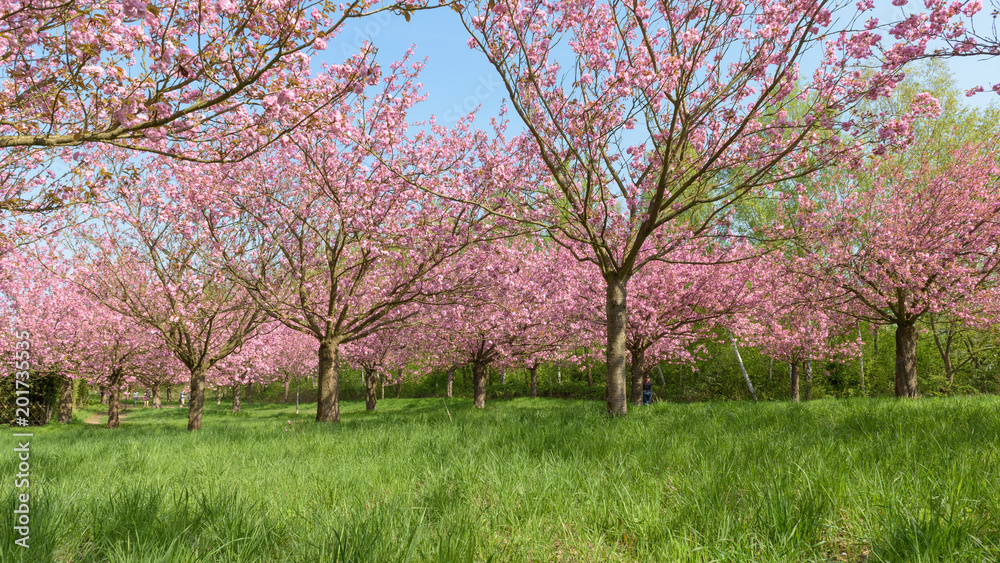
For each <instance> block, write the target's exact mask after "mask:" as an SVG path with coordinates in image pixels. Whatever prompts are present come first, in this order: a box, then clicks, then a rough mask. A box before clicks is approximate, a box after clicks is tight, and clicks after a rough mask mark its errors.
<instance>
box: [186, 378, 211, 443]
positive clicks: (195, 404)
mask: <svg viewBox="0 0 1000 563" xmlns="http://www.w3.org/2000/svg"><path fill="white" fill-rule="evenodd" d="M207 371H208V370H207V369H205V368H204V367H198V368H196V369H194V370H193V371H192V372H191V396H190V397H188V401H189V402H188V405H189V406H188V430H201V415H202V413H203V412H204V411H205V374H206V372H207Z"/></svg>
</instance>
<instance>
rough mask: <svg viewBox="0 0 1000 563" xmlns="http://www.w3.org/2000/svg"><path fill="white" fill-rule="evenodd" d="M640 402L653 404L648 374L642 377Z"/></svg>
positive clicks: (651, 385) (650, 380)
mask: <svg viewBox="0 0 1000 563" xmlns="http://www.w3.org/2000/svg"><path fill="white" fill-rule="evenodd" d="M642 404H643V405H651V404H653V380H652V379H650V378H649V374H647V375H646V376H645V377H643V378H642Z"/></svg>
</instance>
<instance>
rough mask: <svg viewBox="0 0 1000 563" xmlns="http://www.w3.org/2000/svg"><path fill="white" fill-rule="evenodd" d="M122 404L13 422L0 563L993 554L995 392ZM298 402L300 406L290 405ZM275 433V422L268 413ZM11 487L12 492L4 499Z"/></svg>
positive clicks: (998, 484)
mask: <svg viewBox="0 0 1000 563" xmlns="http://www.w3.org/2000/svg"><path fill="white" fill-rule="evenodd" d="M448 407H449V409H450V414H451V416H450V418H449V416H448V413H447V412H446V411H445V408H444V404H443V402H442V400H441V399H389V400H385V401H382V402H380V403H379V412H378V413H377V414H370V413H366V412H364V405H363V404H362V403H345V404H344V405H343V422H342V423H340V424H337V425H329V424H316V423H314V422H312V421H311V419H312V416H313V410H312V409H311V408H304V409H303V411H302V414H301V415H299V416H296V415H295V414H294V407H291V408H290V407H288V406H285V405H260V404H251V405H247V404H244V407H243V408H244V412H242V413H239V414H236V415H233V414H231V413H228V412H226V409H225V407H216V406H215V405H214V404H211V405H209V408H208V411H207V414H206V417H205V421H204V430H203V431H201V432H199V433H189V432H187V431H185V430H184V427H185V423H186V411H182V410H181V409H178V408H170V409H164V410H161V411H156V410H153V409H142V408H139V409H130V410H129V411H128V417H127V418H126V419H125V421H124V422H123V424H122V428H120V429H119V430H117V431H109V430H107V429H105V428H103V427H96V426H89V425H86V424H84V423H83V422H82V421H83V420H84V419H85V418H86V417H87V416H88V415H89V414H92V412H93V411H84V412H81V413H78V414H77V420H76V421H75V422H74V423H72V424H70V425H63V426H59V425H54V424H53V425H49V426H48V427H44V428H36V429H35V430H34V432H35V436H34V438H33V439H32V442H31V448H32V449H31V471H32V484H31V488H30V491H31V518H32V520H31V540H30V542H31V548H30V549H29V550H24V549H22V548H19V547H16V546H14V545H13V538H14V534H13V530H12V524H11V518H12V511H13V507H14V492H15V490H14V488H13V479H11V478H9V476H12V475H13V474H14V473H15V472H16V471H15V464H14V462H15V458H14V454H13V441H14V439H13V438H12V437H9V434H10V433H12V432H13V430H10V431H9V432H8V438H6V440H7V441H6V443H7V444H10V446H8V447H6V448H5V450H4V451H5V452H6V453H4V454H2V455H0V474H2V475H3V476H4V477H3V479H2V481H0V499H5V502H4V503H3V507H0V510H2V513H0V542H2V543H0V560H2V561H4V562H14V561H113V562H125V561H137V562H138V561H164V562H174V561H232V562H246V561H268V562H270V561H291V562H299V561H301V562H313V561H427V562H438V561H442V562H443V561H449V562H450V561H469V562H471V561H490V560H492V561H602V562H603V561H823V562H827V561H865V560H867V561H868V562H872V561H893V562H895V561H899V562H923V561H977V562H978V561H996V560H998V559H1000V474H998V472H1000V416H998V415H1000V400H998V399H997V398H994V397H978V398H947V399H921V400H918V401H894V400H868V399H855V400H841V401H833V400H824V401H816V402H812V403H808V404H802V405H793V404H789V403H766V404H759V405H755V404H749V403H704V404H693V405H677V404H665V403H659V404H656V405H654V406H653V407H651V408H646V409H638V410H632V411H631V413H630V415H629V417H628V418H627V419H625V420H608V419H606V418H605V417H604V416H603V404H600V403H594V402H585V401H563V400H555V399H536V400H530V399H514V400H509V401H494V402H492V403H488V404H487V409H486V410H485V411H482V412H480V411H475V410H474V409H472V408H471V405H470V404H469V401H467V400H460V399H456V400H453V401H451V402H449V403H448ZM313 408H314V407H313ZM288 421H291V423H289V422H288ZM18 492H20V491H18Z"/></svg>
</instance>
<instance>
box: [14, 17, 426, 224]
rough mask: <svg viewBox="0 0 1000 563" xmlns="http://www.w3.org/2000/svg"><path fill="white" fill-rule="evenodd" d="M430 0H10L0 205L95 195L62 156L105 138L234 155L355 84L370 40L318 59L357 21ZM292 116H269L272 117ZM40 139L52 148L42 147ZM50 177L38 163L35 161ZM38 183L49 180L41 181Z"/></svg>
mask: <svg viewBox="0 0 1000 563" xmlns="http://www.w3.org/2000/svg"><path fill="white" fill-rule="evenodd" d="M426 7H427V6H425V5H424V4H423V3H422V2H409V1H407V2H378V1H375V0H353V1H351V2H348V3H343V4H339V5H335V4H331V3H329V2H321V1H317V0H264V1H252V2H233V1H230V0H216V1H211V2H187V1H180V0H166V1H163V2H152V3H150V2H134V1H126V2H111V3H108V2H98V1H95V0H81V1H74V2H47V1H46V2H35V1H30V2H28V1H21V0H12V1H9V2H4V3H3V4H2V5H0V74H2V75H3V76H4V77H5V79H4V81H3V85H2V87H0V100H2V101H3V103H2V104H0V108H2V109H0V150H2V154H0V161H2V163H3V165H4V170H5V176H6V177H5V179H6V180H8V181H7V182H4V183H3V184H2V186H3V187H2V188H0V212H5V211H17V210H20V211H25V210H28V211H44V210H46V209H50V208H52V207H58V206H60V205H62V204H64V203H65V202H67V201H71V200H72V199H75V198H79V197H81V196H82V197H84V198H85V197H86V196H88V195H89V194H88V192H86V191H83V192H81V191H80V190H76V189H74V191H73V192H72V193H66V192H65V189H66V188H67V187H74V188H79V187H83V188H86V187H87V186H85V185H84V186H73V185H72V184H73V182H72V181H70V183H69V184H62V183H61V182H59V179H60V177H62V179H69V180H72V175H70V176H69V177H68V178H67V177H63V176H62V175H61V173H60V172H58V170H59V169H60V168H61V167H62V166H61V164H60V162H62V163H73V162H76V161H78V160H79V159H81V158H85V156H86V153H87V152H88V147H89V146H92V145H93V144H94V143H107V144H112V145H116V146H120V147H127V148H128V149H131V150H140V151H153V152H157V153H161V154H168V155H171V156H172V157H174V158H194V159H199V160H206V159H207V160H225V159H238V158H242V157H244V156H245V155H246V154H248V153H252V152H253V151H256V150H259V149H260V148H262V147H265V146H267V145H268V144H269V143H271V142H273V141H274V140H275V139H276V138H279V137H281V136H282V135H284V134H285V133H287V132H288V131H290V130H293V129H294V128H296V127H297V126H298V125H299V124H301V123H302V122H304V121H306V120H308V119H309V118H310V116H311V115H312V114H313V113H315V112H316V111H319V110H321V109H322V108H325V107H327V106H329V105H330V104H333V103H337V102H338V101H340V100H342V99H343V98H344V97H345V96H347V95H350V94H353V93H355V92H357V91H359V90H360V89H361V88H362V87H363V85H364V84H365V83H367V82H368V81H369V80H370V78H371V76H372V74H373V73H375V72H376V66H375V65H374V61H373V59H374V53H375V50H374V48H373V47H372V46H371V45H370V44H365V45H362V46H361V47H360V48H359V49H358V52H357V53H356V54H354V55H352V56H350V57H348V58H347V60H345V61H343V62H342V63H341V64H336V65H332V66H330V67H328V72H324V73H320V74H319V75H314V74H313V73H312V71H311V62H312V57H313V56H314V55H315V54H317V53H319V52H322V51H323V50H324V49H326V48H327V45H328V43H330V42H332V41H336V40H337V34H338V33H339V32H340V30H341V29H342V28H343V27H344V25H345V23H346V22H348V21H350V20H355V19H358V18H364V17H368V16H371V15H373V14H376V13H379V12H385V11H394V12H397V13H402V14H403V15H405V16H406V18H407V19H409V17H410V14H411V13H412V12H413V11H415V10H421V9H425V8H426ZM277 113H281V114H283V117H284V119H282V120H273V119H267V116H268V115H269V114H277ZM39 149H43V150H39ZM40 168H41V169H42V170H45V171H46V172H47V173H48V174H46V173H41V174H40V173H39V169H40ZM38 181H45V182H49V184H48V185H45V186H42V191H41V192H40V193H39V192H37V191H32V190H31V188H32V187H38V185H37V182H38Z"/></svg>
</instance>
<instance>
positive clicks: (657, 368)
mask: <svg viewBox="0 0 1000 563" xmlns="http://www.w3.org/2000/svg"><path fill="white" fill-rule="evenodd" d="M656 373H657V375H659V376H660V386H661V387H663V388H664V389H666V387H667V380H666V379H665V378H664V377H663V370H662V369H660V364H656Z"/></svg>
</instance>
